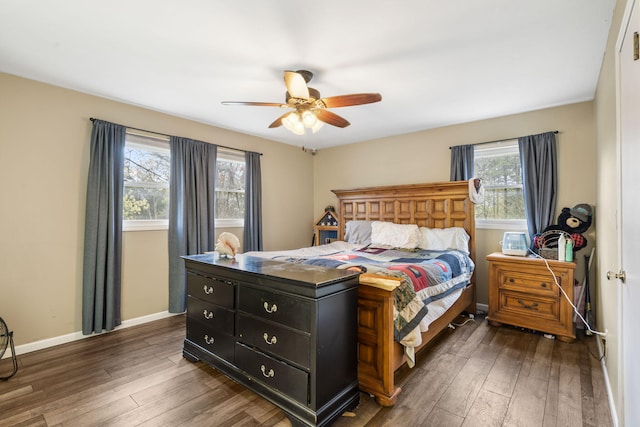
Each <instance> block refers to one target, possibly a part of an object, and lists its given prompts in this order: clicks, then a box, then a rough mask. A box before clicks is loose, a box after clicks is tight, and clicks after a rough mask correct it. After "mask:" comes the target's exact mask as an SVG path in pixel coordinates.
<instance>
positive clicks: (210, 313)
mask: <svg viewBox="0 0 640 427" xmlns="http://www.w3.org/2000/svg"><path fill="white" fill-rule="evenodd" d="M202 315H203V316H204V318H205V319H213V311H209V310H207V309H205V310H204V311H203V312H202Z"/></svg>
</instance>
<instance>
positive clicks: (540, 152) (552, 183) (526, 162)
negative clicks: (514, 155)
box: [518, 132, 558, 242]
mask: <svg viewBox="0 0 640 427" xmlns="http://www.w3.org/2000/svg"><path fill="white" fill-rule="evenodd" d="M518 148H519V150H520V164H521V166H522V186H523V189H524V209H525V214H526V218H527V227H528V230H529V235H530V236H531V237H533V235H534V234H536V233H540V232H542V230H544V229H545V228H546V227H548V226H549V225H550V224H553V223H554V221H555V212H556V196H557V192H558V190H557V189H558V171H557V149H556V135H555V133H554V132H546V133H541V134H539V135H529V136H523V137H520V138H518ZM531 241H532V242H533V239H531Z"/></svg>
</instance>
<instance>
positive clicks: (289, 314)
mask: <svg viewBox="0 0 640 427" xmlns="http://www.w3.org/2000/svg"><path fill="white" fill-rule="evenodd" d="M238 307H239V309H240V310H242V311H244V312H245V313H249V314H253V315H254V316H258V317H261V318H263V319H267V320H270V321H272V322H278V323H280V324H283V325H286V326H289V327H291V328H294V329H298V330H300V331H304V332H311V321H310V317H311V312H312V308H313V304H312V302H311V301H308V300H304V299H302V298H295V297H292V296H289V295H284V294H279V293H274V292H273V291H265V290H261V289H256V288H252V287H248V286H241V287H240V296H239V303H238Z"/></svg>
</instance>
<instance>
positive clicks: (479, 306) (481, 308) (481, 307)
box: [476, 302, 489, 313]
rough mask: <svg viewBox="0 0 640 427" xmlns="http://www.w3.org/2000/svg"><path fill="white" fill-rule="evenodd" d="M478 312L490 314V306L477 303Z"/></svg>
mask: <svg viewBox="0 0 640 427" xmlns="http://www.w3.org/2000/svg"><path fill="white" fill-rule="evenodd" d="M476 311H484V312H485V313H488V312H489V306H488V305H487V304H480V303H479V302H477V303H476Z"/></svg>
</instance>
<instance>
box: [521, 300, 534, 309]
mask: <svg viewBox="0 0 640 427" xmlns="http://www.w3.org/2000/svg"><path fill="white" fill-rule="evenodd" d="M518 304H520V305H521V306H523V307H524V308H528V309H529V310H535V309H536V308H537V307H538V303H537V302H534V303H533V304H531V305H529V304H525V303H524V302H522V300H521V299H519V300H518Z"/></svg>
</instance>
